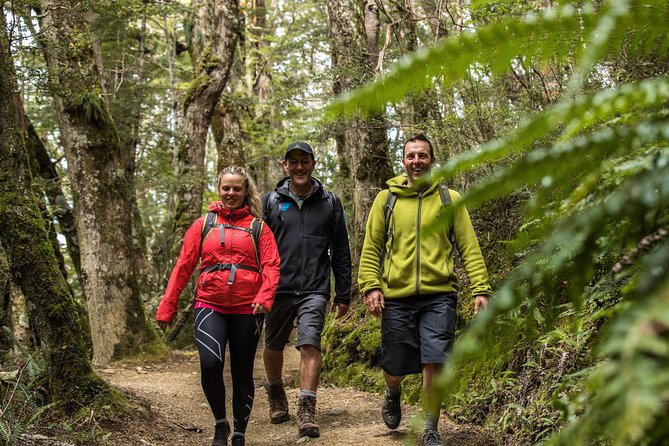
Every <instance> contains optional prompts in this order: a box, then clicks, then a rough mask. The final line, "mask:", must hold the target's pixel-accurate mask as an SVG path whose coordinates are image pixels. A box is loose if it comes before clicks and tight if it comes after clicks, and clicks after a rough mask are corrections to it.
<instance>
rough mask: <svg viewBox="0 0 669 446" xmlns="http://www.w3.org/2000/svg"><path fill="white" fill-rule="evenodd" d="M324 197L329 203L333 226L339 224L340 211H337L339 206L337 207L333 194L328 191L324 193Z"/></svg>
mask: <svg viewBox="0 0 669 446" xmlns="http://www.w3.org/2000/svg"><path fill="white" fill-rule="evenodd" d="M325 197H326V198H327V200H328V203H330V207H331V208H332V212H333V213H334V221H335V226H336V225H337V223H339V220H340V219H341V216H342V215H341V210H340V209H339V206H337V199H336V198H335V194H334V192H330V191H329V190H326V191H325Z"/></svg>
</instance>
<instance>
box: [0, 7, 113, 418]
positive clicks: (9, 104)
mask: <svg viewBox="0 0 669 446" xmlns="http://www.w3.org/2000/svg"><path fill="white" fill-rule="evenodd" d="M6 29H7V28H6V25H5V16H4V11H3V14H2V17H0V97H3V98H11V97H12V96H13V95H14V92H15V91H16V89H17V86H16V79H15V74H14V70H13V65H12V60H11V57H10V54H9V42H8V38H7V34H6ZM16 117H17V109H16V106H15V103H14V102H13V101H11V100H10V101H0V191H2V194H1V195H0V196H1V197H2V200H1V201H0V244H1V245H2V247H3V248H4V250H5V255H6V258H7V260H8V264H9V270H10V272H11V277H12V280H13V281H14V283H15V284H16V285H18V286H19V287H20V289H21V291H22V292H23V294H24V295H25V297H26V299H27V301H28V302H29V304H30V308H31V311H32V312H33V316H34V319H35V321H36V324H35V331H36V334H37V336H38V338H39V341H40V343H41V346H42V350H43V353H44V357H45V360H46V362H47V367H46V373H47V374H48V376H47V379H48V381H47V386H48V388H49V392H50V394H51V395H52V397H53V401H56V402H58V403H60V404H61V407H62V408H63V409H64V410H65V411H66V412H69V413H73V412H75V411H76V410H80V409H81V408H82V406H87V405H88V404H89V403H91V402H92V401H93V400H94V399H95V398H97V397H98V396H100V395H101V394H102V393H107V392H109V391H110V388H109V386H108V385H107V384H106V383H105V381H103V380H102V379H101V378H99V377H98V376H97V375H96V374H95V373H94V372H93V371H92V369H91V365H90V362H89V361H88V355H87V352H86V347H85V345H84V341H83V338H82V336H81V327H80V325H79V319H78V318H77V311H76V308H75V304H74V300H73V299H72V295H71V294H70V293H69V291H68V288H67V284H66V283H65V279H64V278H63V276H62V274H61V273H60V271H59V270H58V265H57V263H56V259H55V256H54V252H53V248H52V247H51V243H50V242H49V238H48V235H47V232H46V229H45V227H44V223H43V221H42V217H41V215H40V211H39V209H38V207H37V204H36V202H35V199H34V196H33V195H32V192H31V188H30V187H31V184H30V183H31V178H30V170H29V167H28V155H27V153H26V149H25V146H24V144H23V139H22V137H21V132H20V130H19V125H18V123H17V120H16Z"/></svg>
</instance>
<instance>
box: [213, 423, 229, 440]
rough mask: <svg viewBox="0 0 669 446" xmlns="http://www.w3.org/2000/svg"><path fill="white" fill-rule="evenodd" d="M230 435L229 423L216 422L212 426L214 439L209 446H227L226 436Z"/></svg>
mask: <svg viewBox="0 0 669 446" xmlns="http://www.w3.org/2000/svg"><path fill="white" fill-rule="evenodd" d="M229 436H230V425H229V424H228V422H227V421H221V422H220V423H216V427H215V428H214V439H213V440H212V441H211V446H228V437H229Z"/></svg>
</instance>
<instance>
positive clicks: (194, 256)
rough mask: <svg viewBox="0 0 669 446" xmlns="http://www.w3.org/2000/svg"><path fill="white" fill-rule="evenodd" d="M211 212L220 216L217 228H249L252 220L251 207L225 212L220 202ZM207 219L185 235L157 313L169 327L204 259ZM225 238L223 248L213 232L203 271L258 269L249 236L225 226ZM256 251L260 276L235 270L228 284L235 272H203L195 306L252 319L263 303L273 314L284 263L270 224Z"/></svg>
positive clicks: (264, 230) (206, 241)
mask: <svg viewBox="0 0 669 446" xmlns="http://www.w3.org/2000/svg"><path fill="white" fill-rule="evenodd" d="M209 210H210V211H212V212H216V214H217V217H216V223H217V224H220V223H227V224H230V225H233V226H238V227H243V228H250V226H251V222H252V221H253V215H252V214H251V212H250V210H249V208H248V206H244V207H242V208H239V209H232V210H231V209H226V208H224V207H223V204H222V203H221V202H220V201H215V202H213V203H211V204H210V205H209ZM204 219H205V217H204V216H202V217H200V218H198V219H197V220H196V221H195V223H193V224H192V225H191V227H190V228H188V231H186V235H185V236H184V244H183V247H182V248H181V254H179V258H178V259H177V263H176V264H175V265H174V269H173V270H172V275H171V276H170V280H169V282H168V283H167V289H166V290H165V294H164V295H163V298H162V300H161V301H160V305H159V306H158V311H157V312H156V320H158V321H164V322H168V323H171V322H172V320H173V319H174V316H175V315H176V313H177V308H178V304H179V296H180V295H181V292H182V291H183V289H184V288H185V287H186V285H187V284H188V281H189V280H190V278H191V276H192V274H193V270H194V269H195V267H196V266H197V265H198V260H200V242H201V240H202V226H203V224H204ZM223 238H224V242H225V243H224V244H223V245H221V237H220V235H219V228H218V227H215V228H214V229H213V230H212V231H211V232H209V234H208V235H207V238H206V239H205V240H204V243H203V244H202V256H201V257H202V259H201V262H200V271H202V270H203V269H204V268H207V267H209V266H213V265H216V264H217V263H222V264H226V263H228V264H234V265H245V266H247V267H253V268H257V266H258V264H257V262H256V252H255V249H254V247H253V239H252V238H251V234H250V233H249V232H246V231H243V230H239V229H234V228H227V227H226V228H224V237H223ZM258 251H259V254H260V266H261V269H262V273H258V272H256V271H251V270H248V269H240V268H237V269H236V271H235V275H234V280H233V283H232V284H230V283H228V282H229V280H228V279H229V278H230V274H231V273H232V271H231V270H230V269H225V270H221V269H217V270H214V271H211V272H202V273H201V274H200V276H199V277H198V280H197V288H196V290H195V296H196V297H195V302H196V306H197V305H201V306H206V307H210V308H214V309H216V310H217V311H219V312H221V313H226V314H251V313H253V308H252V307H251V305H252V304H254V303H259V304H261V305H262V306H263V307H265V309H266V310H267V311H270V310H271V309H272V304H273V303H274V294H275V293H276V288H277V286H278V284H279V264H280V259H279V251H278V250H277V248H276V242H275V241H274V235H273V234H272V231H271V230H270V228H269V227H268V226H267V225H263V226H262V232H261V234H260V240H259V243H258Z"/></svg>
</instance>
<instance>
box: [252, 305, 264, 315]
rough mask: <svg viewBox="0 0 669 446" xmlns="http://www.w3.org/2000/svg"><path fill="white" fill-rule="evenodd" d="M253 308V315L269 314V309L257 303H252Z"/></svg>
mask: <svg viewBox="0 0 669 446" xmlns="http://www.w3.org/2000/svg"><path fill="white" fill-rule="evenodd" d="M251 307H253V314H262V313H267V309H266V308H265V307H263V306H262V304H259V303H257V302H254V303H252V304H251Z"/></svg>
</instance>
